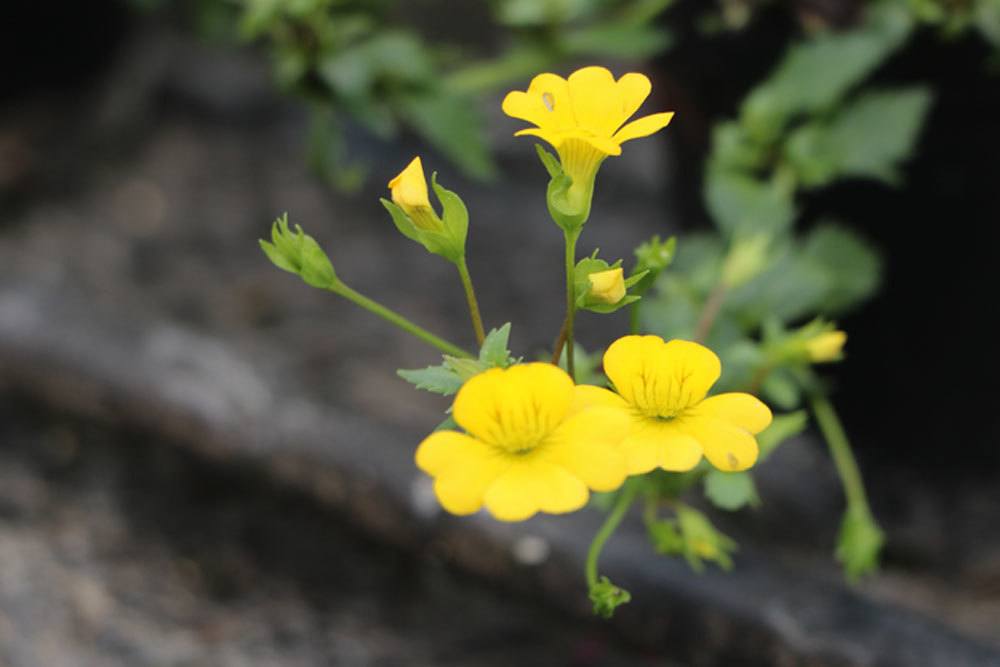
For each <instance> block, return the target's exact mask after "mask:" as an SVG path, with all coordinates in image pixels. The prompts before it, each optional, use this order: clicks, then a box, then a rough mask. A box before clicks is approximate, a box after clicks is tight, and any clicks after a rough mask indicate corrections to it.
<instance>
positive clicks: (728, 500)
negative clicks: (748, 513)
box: [705, 469, 760, 512]
mask: <svg viewBox="0 0 1000 667" xmlns="http://www.w3.org/2000/svg"><path fill="white" fill-rule="evenodd" d="M705 497H706V498H708V499H709V500H710V501H712V504H713V505H715V506H716V507H718V508H720V509H724V510H727V511H729V512H733V511H736V510H738V509H740V508H741V507H744V506H746V505H757V504H759V503H760V496H758V495H757V486H756V485H755V484H754V481H753V476H752V475H751V474H750V473H749V472H747V471H745V470H744V471H742V472H723V471H722V470H715V469H713V470H710V471H709V472H708V474H707V475H705Z"/></svg>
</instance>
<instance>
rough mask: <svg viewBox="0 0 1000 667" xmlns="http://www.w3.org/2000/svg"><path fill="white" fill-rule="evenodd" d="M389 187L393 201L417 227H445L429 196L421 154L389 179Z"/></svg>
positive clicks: (430, 229) (441, 228)
mask: <svg viewBox="0 0 1000 667" xmlns="http://www.w3.org/2000/svg"><path fill="white" fill-rule="evenodd" d="M389 189H390V190H391V191H392V201H393V203H395V204H396V205H397V206H399V208H401V209H403V212H404V213H406V215H408V216H409V217H410V220H411V221H412V222H413V224H414V225H416V226H417V228H419V229H423V230H427V231H441V230H443V229H444V224H443V223H442V222H441V219H440V218H439V217H438V215H437V213H435V212H434V208H433V207H432V206H431V201H430V199H429V198H428V196H427V178H426V177H425V176H424V165H423V163H422V162H421V161H420V157H419V156H417V157H415V158H413V160H412V161H411V162H410V164H408V165H406V169H404V170H403V171H401V172H400V173H399V175H398V176H396V178H394V179H392V180H391V181H389Z"/></svg>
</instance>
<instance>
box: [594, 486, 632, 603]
mask: <svg viewBox="0 0 1000 667" xmlns="http://www.w3.org/2000/svg"><path fill="white" fill-rule="evenodd" d="M629 481H630V482H631V480H629ZM638 492H639V485H638V484H635V483H629V482H626V483H625V486H624V487H622V491H621V494H619V496H618V499H617V500H616V501H615V506H614V507H612V508H611V512H610V513H609V514H608V517H607V518H606V519H605V520H604V524H603V525H602V526H601V528H600V530H598V531H597V534H596V535H594V541H593V542H591V543H590V549H588V550H587V564H586V567H585V572H586V575H587V585H588V586H590V587H593V586H594V585H596V584H597V559H598V558H600V557H601V551H603V550H604V544H605V543H606V542H607V541H608V538H610V537H611V536H612V535H613V534H614V532H615V530H617V529H618V526H619V525H620V524H621V522H622V519H624V518H625V515H626V514H627V513H628V510H629V508H630V507H632V503H633V502H634V501H635V496H636V494H637V493H638Z"/></svg>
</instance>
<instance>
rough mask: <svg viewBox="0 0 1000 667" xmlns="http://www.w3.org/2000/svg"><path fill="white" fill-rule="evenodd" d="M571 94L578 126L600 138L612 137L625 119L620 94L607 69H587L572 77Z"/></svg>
mask: <svg viewBox="0 0 1000 667" xmlns="http://www.w3.org/2000/svg"><path fill="white" fill-rule="evenodd" d="M568 82H569V94H570V97H571V98H572V100H573V113H574V115H575V116H576V122H577V125H578V126H579V127H580V128H583V129H586V130H589V131H590V132H592V133H593V134H594V135H596V136H599V137H610V136H611V134H612V133H613V132H614V131H615V130H616V129H618V126H619V125H621V124H622V122H623V121H624V120H625V119H624V118H622V115H621V114H622V100H621V93H620V92H619V89H618V86H617V85H616V83H615V78H614V77H613V76H612V75H611V72H609V71H608V70H607V69H606V68H604V67H584V68H583V69H578V70H577V71H575V72H573V73H572V74H570V75H569V79H568Z"/></svg>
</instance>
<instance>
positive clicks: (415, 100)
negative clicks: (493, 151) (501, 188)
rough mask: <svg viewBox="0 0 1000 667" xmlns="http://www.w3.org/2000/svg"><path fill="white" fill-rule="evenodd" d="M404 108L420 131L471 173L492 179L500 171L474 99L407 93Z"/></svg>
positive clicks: (409, 119)
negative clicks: (489, 149) (497, 170)
mask: <svg viewBox="0 0 1000 667" xmlns="http://www.w3.org/2000/svg"><path fill="white" fill-rule="evenodd" d="M401 111H402V114H403V116H404V117H405V118H406V119H407V120H408V121H409V122H410V123H411V124H412V125H413V127H414V129H415V130H416V131H417V132H419V133H420V134H421V135H422V136H423V137H424V138H425V139H427V141H429V142H430V143H431V144H433V145H434V147H435V148H437V149H438V150H440V151H441V152H442V153H444V154H445V156H446V157H448V159H450V160H452V161H453V162H454V163H455V164H457V165H459V166H460V167H461V168H463V169H464V170H465V171H466V172H468V173H469V174H470V175H472V176H475V177H476V178H480V179H490V178H492V177H493V176H494V175H495V174H496V166H495V164H494V163H493V158H492V157H491V156H490V153H489V151H488V149H487V146H486V142H485V133H484V132H483V122H482V119H481V117H480V115H479V113H478V111H477V109H476V105H475V104H474V103H473V102H472V101H471V100H469V99H465V98H456V97H453V96H450V95H446V94H443V93H442V92H440V91H433V92H428V93H425V94H421V95H413V96H410V97H407V98H406V99H405V100H404V103H403V108H402V110H401Z"/></svg>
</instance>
